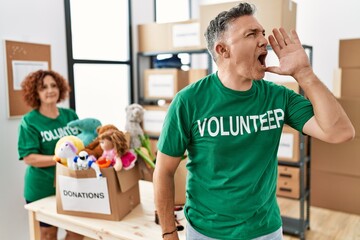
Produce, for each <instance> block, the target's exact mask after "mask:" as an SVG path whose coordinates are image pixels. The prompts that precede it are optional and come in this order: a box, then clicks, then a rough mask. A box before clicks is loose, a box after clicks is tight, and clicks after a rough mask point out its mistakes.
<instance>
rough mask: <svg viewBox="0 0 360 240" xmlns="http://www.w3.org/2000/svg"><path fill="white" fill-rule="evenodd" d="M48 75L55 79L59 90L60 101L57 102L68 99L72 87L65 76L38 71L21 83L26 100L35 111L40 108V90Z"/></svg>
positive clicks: (49, 71) (47, 71) (50, 71)
mask: <svg viewBox="0 0 360 240" xmlns="http://www.w3.org/2000/svg"><path fill="white" fill-rule="evenodd" d="M48 75H50V76H52V77H53V78H54V80H55V82H56V85H57V87H58V88H59V99H58V101H57V102H61V101H63V100H65V99H66V98H67V97H68V94H69V92H70V86H69V84H68V82H67V81H66V80H65V78H64V77H63V76H61V75H60V74H59V73H57V72H54V71H52V70H38V71H36V72H32V73H30V74H29V75H27V76H26V77H25V79H24V81H23V82H22V83H21V88H22V91H23V97H24V100H25V102H26V104H28V105H29V106H30V107H32V108H35V109H37V108H39V107H40V105H41V102H40V98H39V94H38V90H39V89H40V88H41V87H42V85H43V84H44V78H45V77H46V76H48Z"/></svg>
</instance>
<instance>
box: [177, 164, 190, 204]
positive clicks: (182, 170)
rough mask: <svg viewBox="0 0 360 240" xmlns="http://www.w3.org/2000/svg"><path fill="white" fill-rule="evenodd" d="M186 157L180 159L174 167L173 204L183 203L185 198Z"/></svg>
mask: <svg viewBox="0 0 360 240" xmlns="http://www.w3.org/2000/svg"><path fill="white" fill-rule="evenodd" d="M186 163H187V158H186V159H184V160H182V161H181V162H180V164H179V166H178V168H177V169H176V172H175V176H174V182H175V205H184V204H185V200H186V178H187V168H186Z"/></svg>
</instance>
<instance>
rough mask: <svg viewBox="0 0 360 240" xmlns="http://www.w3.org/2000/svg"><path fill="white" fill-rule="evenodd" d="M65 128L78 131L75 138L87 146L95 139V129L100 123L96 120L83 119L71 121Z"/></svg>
mask: <svg viewBox="0 0 360 240" xmlns="http://www.w3.org/2000/svg"><path fill="white" fill-rule="evenodd" d="M67 126H69V127H72V128H77V129H79V130H80V133H79V134H78V135H77V137H78V138H80V139H81V140H82V141H83V143H84V146H87V145H89V144H90V143H91V142H92V141H94V139H95V138H96V137H97V135H98V134H97V132H96V129H97V128H98V127H99V126H101V122H100V121H99V120H98V119H96V118H83V119H78V120H74V121H71V122H69V123H68V124H67Z"/></svg>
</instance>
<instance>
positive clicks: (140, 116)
mask: <svg viewBox="0 0 360 240" xmlns="http://www.w3.org/2000/svg"><path fill="white" fill-rule="evenodd" d="M125 111H126V122H125V131H127V132H128V133H130V149H136V148H139V147H141V146H142V144H141V140H140V138H141V137H143V136H144V131H143V129H142V127H141V123H142V122H143V120H144V111H145V110H144V108H143V107H142V106H141V105H139V104H137V103H133V104H130V105H129V106H127V107H126V108H125Z"/></svg>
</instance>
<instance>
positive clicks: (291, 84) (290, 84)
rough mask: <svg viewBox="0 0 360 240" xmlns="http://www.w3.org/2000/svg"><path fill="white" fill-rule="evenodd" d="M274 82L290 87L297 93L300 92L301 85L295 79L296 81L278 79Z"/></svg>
mask: <svg viewBox="0 0 360 240" xmlns="http://www.w3.org/2000/svg"><path fill="white" fill-rule="evenodd" d="M274 83H276V84H278V85H282V86H285V87H287V88H288V89H291V90H293V91H294V92H296V93H300V86H299V84H298V82H297V81H295V80H294V81H282V82H279V81H276V82H274Z"/></svg>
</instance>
